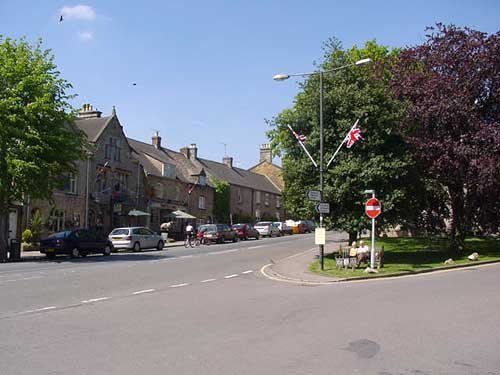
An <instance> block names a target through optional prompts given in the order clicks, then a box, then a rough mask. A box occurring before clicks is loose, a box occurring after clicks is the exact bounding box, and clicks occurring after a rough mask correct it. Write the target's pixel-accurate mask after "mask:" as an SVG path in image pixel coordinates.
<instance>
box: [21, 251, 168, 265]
mask: <svg viewBox="0 0 500 375" xmlns="http://www.w3.org/2000/svg"><path fill="white" fill-rule="evenodd" d="M168 258H175V257H174V256H172V255H168V254H167V253H165V251H163V250H162V251H158V250H154V251H143V252H140V253H126V252H118V253H113V254H111V255H110V256H103V255H102V254H89V255H87V256H86V257H79V258H71V257H69V256H67V255H57V256H56V257H55V258H47V257H45V256H44V255H42V256H41V257H40V258H34V259H24V260H23V261H28V262H37V263H75V264H83V263H108V262H126V261H134V262H138V261H141V260H147V261H151V260H160V259H168Z"/></svg>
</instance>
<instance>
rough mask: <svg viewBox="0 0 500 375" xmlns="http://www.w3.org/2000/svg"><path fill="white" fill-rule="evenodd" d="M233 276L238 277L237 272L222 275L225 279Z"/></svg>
mask: <svg viewBox="0 0 500 375" xmlns="http://www.w3.org/2000/svg"><path fill="white" fill-rule="evenodd" d="M233 277H238V274H237V273H233V274H232V275H227V276H224V278H225V279H232V278H233Z"/></svg>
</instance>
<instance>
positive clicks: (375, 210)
mask: <svg viewBox="0 0 500 375" xmlns="http://www.w3.org/2000/svg"><path fill="white" fill-rule="evenodd" d="M371 193H372V197H371V198H370V199H368V201H367V202H366V204H365V212H366V215H367V216H368V217H369V218H371V219H372V251H371V252H370V268H372V269H373V268H375V218H376V217H377V216H378V215H380V212H381V211H382V209H381V207H380V202H379V200H378V199H377V198H375V191H374V190H372V191H371Z"/></svg>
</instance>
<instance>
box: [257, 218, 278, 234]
mask: <svg viewBox="0 0 500 375" xmlns="http://www.w3.org/2000/svg"><path fill="white" fill-rule="evenodd" d="M253 227H254V228H255V229H257V231H258V232H259V234H260V235H261V236H262V237H265V236H269V237H272V236H278V237H279V236H281V232H280V229H279V228H278V226H277V225H276V224H275V223H273V222H271V221H260V222H258V223H257V224H255V225H254V226H253Z"/></svg>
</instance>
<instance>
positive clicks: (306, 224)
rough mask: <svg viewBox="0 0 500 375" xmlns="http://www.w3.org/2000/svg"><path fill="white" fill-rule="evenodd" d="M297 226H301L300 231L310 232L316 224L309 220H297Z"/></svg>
mask: <svg viewBox="0 0 500 375" xmlns="http://www.w3.org/2000/svg"><path fill="white" fill-rule="evenodd" d="M298 223H299V226H302V227H303V229H301V231H300V233H311V232H314V230H315V229H316V225H315V224H314V223H313V222H312V221H311V220H299V222H298Z"/></svg>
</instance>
